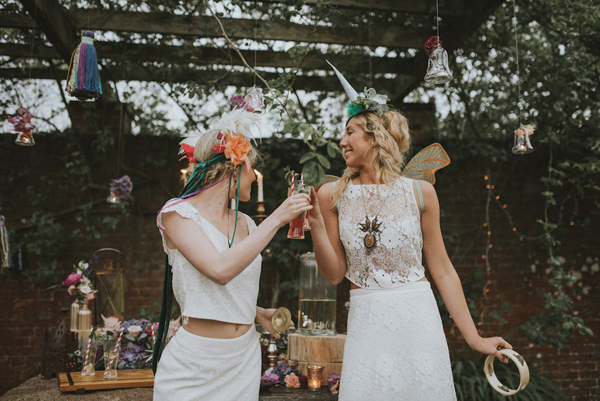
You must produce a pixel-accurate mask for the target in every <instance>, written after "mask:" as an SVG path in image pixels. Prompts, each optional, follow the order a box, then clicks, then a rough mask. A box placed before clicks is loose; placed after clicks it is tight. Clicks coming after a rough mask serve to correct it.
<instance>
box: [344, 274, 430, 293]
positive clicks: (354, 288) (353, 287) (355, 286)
mask: <svg viewBox="0 0 600 401" xmlns="http://www.w3.org/2000/svg"><path fill="white" fill-rule="evenodd" d="M417 281H428V280H427V277H423V278H422V279H420V280H417ZM417 281H415V282H417ZM350 284H351V286H350V289H351V290H358V289H359V288H361V287H359V286H357V285H356V284H354V283H350Z"/></svg>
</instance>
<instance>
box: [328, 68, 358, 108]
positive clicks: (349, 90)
mask: <svg viewBox="0 0 600 401" xmlns="http://www.w3.org/2000/svg"><path fill="white" fill-rule="evenodd" d="M325 61H327V64H329V65H330V66H331V68H333V71H335V75H337V77H338V79H339V80H340V82H341V83H342V86H343V87H344V90H345V91H346V94H347V95H348V98H349V99H350V102H354V101H355V100H356V99H358V92H357V91H356V90H355V89H354V88H353V87H352V85H350V82H348V80H346V78H344V76H343V75H342V73H341V72H339V71H338V69H337V68H335V66H334V65H333V64H331V63H330V62H329V60H325Z"/></svg>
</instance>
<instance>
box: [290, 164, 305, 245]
mask: <svg viewBox="0 0 600 401" xmlns="http://www.w3.org/2000/svg"><path fill="white" fill-rule="evenodd" d="M295 176H296V173H295V172H294V171H293V170H292V172H291V178H290V189H289V190H288V197H289V196H292V195H294V194H295V193H301V194H303V193H307V191H306V187H305V186H304V176H303V175H302V174H301V175H300V181H299V182H298V183H297V184H296V181H295V179H296V177H295ZM305 221H306V212H304V213H302V214H301V215H300V216H298V217H296V218H295V219H294V220H292V221H290V229H289V231H288V238H289V239H304V227H305V224H306V223H305Z"/></svg>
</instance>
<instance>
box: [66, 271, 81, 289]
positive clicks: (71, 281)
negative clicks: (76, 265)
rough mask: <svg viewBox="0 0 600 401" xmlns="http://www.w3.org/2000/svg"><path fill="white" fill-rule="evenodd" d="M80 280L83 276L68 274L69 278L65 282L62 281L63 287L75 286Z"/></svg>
mask: <svg viewBox="0 0 600 401" xmlns="http://www.w3.org/2000/svg"><path fill="white" fill-rule="evenodd" d="M82 278H83V276H82V275H81V274H77V273H75V272H73V273H71V274H69V277H67V279H66V280H65V281H63V285H66V286H71V285H75V284H77V283H78V282H79V280H81V279H82Z"/></svg>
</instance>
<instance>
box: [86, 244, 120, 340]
mask: <svg viewBox="0 0 600 401" xmlns="http://www.w3.org/2000/svg"><path fill="white" fill-rule="evenodd" d="M122 256H123V254H122V253H121V251H119V250H118V249H114V248H102V249H98V250H97V251H96V252H94V254H93V256H92V262H91V264H92V268H93V269H94V278H95V283H94V285H95V288H96V290H97V291H98V293H97V294H96V301H95V303H94V304H95V307H96V313H95V318H96V321H95V322H96V324H98V323H99V322H98V319H99V318H100V317H101V316H104V317H111V316H114V317H117V318H119V319H120V320H123V316H124V315H125V270H124V269H123V267H122V263H121V259H122ZM88 328H89V326H88Z"/></svg>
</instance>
